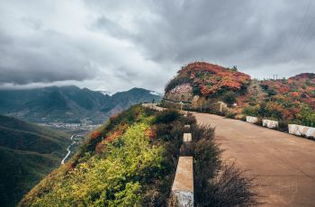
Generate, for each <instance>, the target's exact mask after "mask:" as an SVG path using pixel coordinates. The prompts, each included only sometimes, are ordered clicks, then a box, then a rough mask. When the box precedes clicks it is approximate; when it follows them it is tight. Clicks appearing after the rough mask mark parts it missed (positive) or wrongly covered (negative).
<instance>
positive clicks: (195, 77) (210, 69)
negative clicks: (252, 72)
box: [179, 62, 250, 96]
mask: <svg viewBox="0 0 315 207" xmlns="http://www.w3.org/2000/svg"><path fill="white" fill-rule="evenodd" d="M179 74H181V75H182V76H188V77H190V79H192V82H193V85H197V86H198V87H199V88H200V92H201V94H202V95H204V96H208V95H212V94H215V93H217V92H219V91H220V90H223V89H230V90H239V89H241V88H242V86H245V85H246V84H248V83H249V81H250V76H249V75H247V74H245V73H241V72H238V71H234V70H230V69H227V68H224V67H222V66H219V65H214V64H210V63H206V62H195V63H191V64H188V65H187V66H186V67H183V68H182V70H180V71H179Z"/></svg>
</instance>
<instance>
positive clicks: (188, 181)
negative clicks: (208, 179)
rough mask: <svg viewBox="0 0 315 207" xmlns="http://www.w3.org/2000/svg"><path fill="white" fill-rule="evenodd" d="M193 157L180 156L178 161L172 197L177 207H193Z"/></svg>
mask: <svg viewBox="0 0 315 207" xmlns="http://www.w3.org/2000/svg"><path fill="white" fill-rule="evenodd" d="M193 172H194V171H193V157H191V156H181V157H179V159H178V164H177V168H176V175H175V180H174V183H173V186H172V196H173V199H174V200H176V202H175V203H176V206H177V207H193V206H194V176H193Z"/></svg>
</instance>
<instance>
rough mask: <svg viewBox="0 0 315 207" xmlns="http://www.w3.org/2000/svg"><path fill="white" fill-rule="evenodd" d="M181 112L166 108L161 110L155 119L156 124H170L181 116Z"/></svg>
mask: <svg viewBox="0 0 315 207" xmlns="http://www.w3.org/2000/svg"><path fill="white" fill-rule="evenodd" d="M180 116H181V115H180V113H179V112H178V111H176V110H165V111H162V112H159V113H158V114H157V115H156V117H155V120H154V121H153V123H154V124H161V123H163V124H168V123H170V122H172V121H175V120H177V119H178V118H179V117H180Z"/></svg>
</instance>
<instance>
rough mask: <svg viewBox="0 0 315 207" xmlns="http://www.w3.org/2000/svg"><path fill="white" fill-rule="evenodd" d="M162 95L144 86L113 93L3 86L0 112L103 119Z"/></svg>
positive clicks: (33, 117)
mask: <svg viewBox="0 0 315 207" xmlns="http://www.w3.org/2000/svg"><path fill="white" fill-rule="evenodd" d="M160 99H161V97H160V96H158V95H156V94H153V93H152V92H151V91H149V90H146V89H142V88H133V89H130V90H129V91H124V92H118V93H115V94H113V95H112V96H109V95H104V94H103V93H101V92H98V91H92V90H89V89H87V88H84V89H80V88H78V87H76V86H64V87H46V88H36V89H23V90H4V89H1V90H0V114H5V115H10V116H14V117H16V118H19V119H23V120H28V121H32V122H46V123H47V122H71V123H80V122H82V121H83V120H85V121H89V122H92V123H96V124H99V123H103V121H104V120H106V119H107V118H108V117H109V116H110V115H112V114H115V113H117V112H119V111H122V110H124V109H127V108H128V107H130V106H131V105H134V104H137V103H141V102H151V101H152V100H155V101H159V100H160Z"/></svg>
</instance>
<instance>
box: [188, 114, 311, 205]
mask: <svg viewBox="0 0 315 207" xmlns="http://www.w3.org/2000/svg"><path fill="white" fill-rule="evenodd" d="M194 115H195V116H196V118H197V121H198V123H199V124H208V125H209V124H210V125H211V126H214V127H216V130H215V133H216V141H217V142H218V143H219V144H220V147H221V148H222V149H224V150H225V151H224V152H223V160H225V161H228V162H230V161H235V163H236V165H237V166H239V167H240V168H241V169H243V170H248V172H247V173H248V174H249V175H250V176H255V177H257V178H256V182H257V184H259V185H260V186H259V187H257V189H256V190H257V192H258V193H259V195H260V196H263V197H261V199H260V201H263V202H265V203H264V204H263V205H262V206H273V207H282V206H298V207H302V206H315V141H312V140H308V139H305V138H299V137H296V136H293V135H289V134H286V133H282V132H278V131H275V130H271V129H266V128H263V127H259V126H256V125H253V124H249V123H246V122H242V121H238V120H232V119H226V118H223V117H220V116H216V115H210V114H203V113H194Z"/></svg>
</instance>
